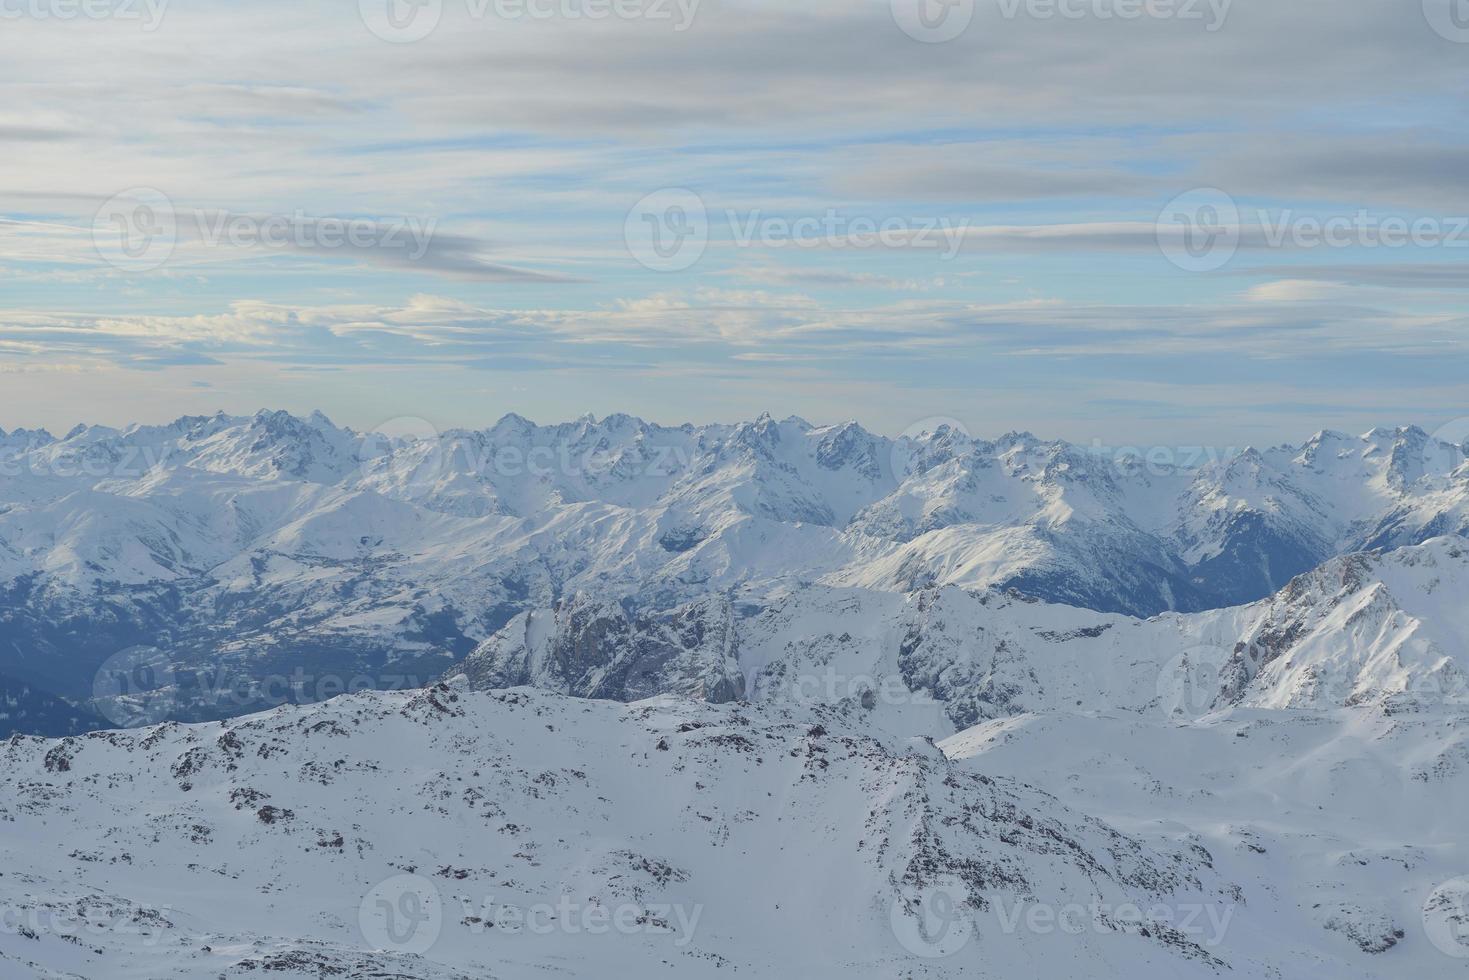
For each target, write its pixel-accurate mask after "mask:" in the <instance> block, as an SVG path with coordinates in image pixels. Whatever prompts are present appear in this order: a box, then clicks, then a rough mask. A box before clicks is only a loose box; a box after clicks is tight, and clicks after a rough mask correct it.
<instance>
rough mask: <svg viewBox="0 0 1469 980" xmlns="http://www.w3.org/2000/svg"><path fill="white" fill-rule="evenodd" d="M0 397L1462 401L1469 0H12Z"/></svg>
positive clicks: (1071, 435) (339, 405) (1183, 439)
mask: <svg viewBox="0 0 1469 980" xmlns="http://www.w3.org/2000/svg"><path fill="white" fill-rule="evenodd" d="M0 84H3V86H4V91H5V92H6V94H7V98H6V99H5V101H4V103H3V104H0V428H4V429H12V428H15V427H20V426H47V427H49V428H51V429H53V431H55V430H65V429H68V428H70V427H71V426H72V425H74V424H76V423H78V422H90V423H106V424H113V425H120V424H125V423H129V422H160V421H166V420H169V419H172V418H174V417H177V416H179V415H183V414H196V413H203V412H212V411H215V410H224V411H226V412H231V413H244V412H252V411H255V410H256V409H259V408H262V407H270V408H284V409H287V410H290V411H295V412H301V413H304V412H308V411H310V410H312V409H321V410H323V411H325V412H326V413H327V414H328V415H329V416H331V417H332V418H333V419H334V420H335V421H337V422H338V423H339V424H348V425H353V426H356V427H359V428H364V429H368V428H373V427H375V426H377V425H378V424H380V423H381V422H382V421H383V420H385V419H390V418H395V417H401V416H412V417H416V418H423V419H427V420H430V421H431V422H432V423H433V424H435V425H438V426H441V427H449V426H481V425H487V424H489V423H490V422H492V421H493V420H494V419H496V418H498V417H499V416H500V415H503V414H505V413H507V412H511V411H515V412H519V413H520V414H522V415H526V416H528V417H530V418H533V419H535V420H537V421H541V422H553V421H560V420H565V419H570V418H574V417H578V416H581V415H583V414H585V413H588V412H590V413H593V414H596V415H599V416H600V415H605V414H609V413H613V412H627V413H630V414H636V415H640V416H642V417H645V418H648V419H650V420H654V421H659V422H665V423H681V422H684V421H692V422H708V421H734V420H738V419H744V418H753V417H755V416H757V415H759V414H760V413H762V412H769V413H771V414H772V415H775V416H776V417H784V416H786V415H791V414H796V415H801V416H803V417H805V418H808V419H810V420H812V421H813V422H836V421H842V420H845V419H849V418H855V419H857V420H858V421H860V422H862V423H863V424H864V425H866V426H868V427H869V428H871V429H874V430H876V431H880V432H885V433H889V434H897V433H899V432H903V431H905V430H908V429H910V428H912V427H913V426H914V425H916V424H919V423H921V422H922V421H923V420H926V419H931V418H954V419H958V420H961V421H962V422H963V423H964V424H965V425H966V426H967V427H968V428H970V430H971V431H973V432H975V433H977V434H984V435H994V434H998V433H1001V432H1005V431H1010V430H1015V429H1026V430H1030V431H1033V432H1036V433H1037V434H1040V435H1043V436H1046V437H1056V438H1066V439H1070V440H1072V441H1075V442H1079V443H1082V442H1086V441H1089V440H1103V441H1110V442H1126V443H1128V444H1146V443H1148V442H1149V441H1152V442H1156V443H1164V444H1168V443H1171V444H1175V445H1195V444H1199V443H1201V442H1205V443H1213V444H1219V445H1231V446H1237V445H1243V444H1257V445H1259V444H1273V443H1277V442H1281V441H1287V440H1289V441H1299V440H1302V439H1304V438H1306V437H1307V436H1309V435H1310V434H1311V433H1313V432H1315V431H1316V430H1318V429H1321V428H1336V429H1344V430H1348V431H1364V430H1366V429H1368V428H1371V427H1373V426H1376V425H1402V424H1410V423H1412V424H1418V425H1422V426H1424V427H1425V428H1427V429H1428V430H1429V431H1433V430H1434V429H1435V428H1437V427H1439V426H1443V425H1445V424H1446V423H1451V422H1452V420H1455V419H1462V418H1463V417H1465V416H1469V397H1466V396H1469V381H1466V379H1469V333H1466V327H1469V316H1466V307H1465V300H1466V298H1469V277H1466V275H1465V272H1466V269H1469V265H1466V259H1469V217H1466V216H1469V138H1466V137H1469V129H1466V113H1469V100H1466V94H1469V91H1466V90H1469V0H1422V2H1420V0H1401V2H1396V3H1391V4H1385V3H1367V2H1352V3H1342V2H1339V0H1338V2H1322V0H1290V2H1281V0H1146V2H1144V0H831V2H828V0H802V2H800V3H795V2H790V0H787V2H783V3H776V2H768V0H740V2H734V0H702V2H700V0H360V2H355V0H332V2H322V0H316V2H311V0H307V2H298V3H278V2H275V0H253V2H251V3H248V4H246V3H233V4H225V3H215V2H210V0H0Z"/></svg>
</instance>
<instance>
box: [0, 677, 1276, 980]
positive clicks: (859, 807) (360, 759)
mask: <svg viewBox="0 0 1469 980" xmlns="http://www.w3.org/2000/svg"><path fill="white" fill-rule="evenodd" d="M0 758H3V765H0V855H3V857H4V872H3V873H0V896H3V897H0V905H3V906H4V907H6V908H7V909H12V910H13V909H24V910H27V911H26V914H25V915H17V916H16V917H15V919H16V920H17V921H19V922H21V923H22V927H21V928H20V929H19V930H14V931H11V930H0V972H3V973H4V975H5V976H6V977H7V978H12V977H13V978H17V980H32V978H42V977H44V978H47V980H51V978H55V977H60V976H85V977H103V976H105V977H108V978H115V980H127V978H140V980H141V978H146V980H169V978H189V980H193V978H199V977H205V976H208V977H215V976H222V977H237V976H257V975H261V974H268V975H271V976H279V977H282V978H294V977H300V978H305V977H312V978H318V977H323V976H347V977H378V976H396V977H412V978H435V980H440V978H450V977H453V978H483V977H527V976H532V975H534V976H568V977H570V976H591V975H597V976H611V977H642V976H670V977H704V976H710V977H716V976H718V977H722V976H728V975H732V974H733V975H750V976H759V977H776V976H792V975H799V976H831V977H835V976H839V975H840V976H851V975H857V976H870V977H878V976H933V977H960V976H975V975H1015V974H1016V972H1017V971H1021V972H1023V971H1024V970H1028V969H1039V970H1042V971H1043V973H1045V975H1063V974H1064V973H1065V971H1067V970H1069V969H1071V968H1072V967H1071V966H1070V964H1075V963H1077V962H1079V961H1087V960H1090V961H1096V962H1108V961H1111V962H1116V963H1125V964H1128V965H1129V966H1131V967H1135V968H1136V969H1137V970H1138V971H1140V973H1139V975H1143V976H1159V977H1162V976H1168V977H1200V978H1203V977H1213V976H1215V975H1216V971H1217V970H1219V969H1221V968H1225V967H1227V965H1229V964H1230V963H1231V961H1234V960H1235V958H1236V957H1239V958H1240V960H1239V962H1241V963H1242V964H1243V963H1244V962H1247V961H1248V957H1251V956H1254V955H1257V954H1254V953H1250V952H1249V951H1248V949H1249V943H1248V942H1247V941H1245V937H1244V936H1243V935H1240V936H1238V937H1237V944H1236V945H1233V946H1225V945H1223V943H1222V939H1221V937H1219V936H1216V934H1215V933H1214V932H1213V931H1208V930H1206V929H1205V928H1204V927H1203V925H1201V927H1200V928H1199V929H1197V930H1191V929H1186V928H1179V927H1176V926H1175V925H1173V924H1171V923H1169V922H1166V921H1162V920H1161V919H1160V920H1159V921H1157V922H1156V923H1154V924H1150V923H1149V922H1145V921H1134V920H1132V919H1129V917H1128V915H1127V911H1126V910H1129V909H1135V908H1138V909H1155V908H1172V909H1192V908H1196V907H1197V908H1200V909H1210V910H1214V911H1215V920H1214V921H1215V922H1218V921H1221V920H1222V919H1223V917H1224V916H1225V915H1227V914H1229V910H1230V909H1231V908H1232V907H1233V906H1234V905H1236V904H1237V903H1238V902H1239V901H1240V896H1239V894H1238V892H1237V891H1236V889H1235V888H1234V887H1233V885H1232V883H1230V882H1227V881H1226V880H1224V879H1222V878H1221V877H1220V876H1219V875H1218V874H1217V873H1215V872H1214V871H1213V869H1211V868H1210V866H1209V864H1210V859H1209V855H1208V854H1207V853H1206V852H1205V851H1204V850H1203V849H1202V848H1200V847H1197V846H1195V845H1194V844H1193V843H1192V842H1191V841H1187V840H1182V839H1181V840H1179V841H1177V842H1174V843H1172V844H1164V843H1153V844H1150V845H1147V846H1144V845H1142V844H1140V843H1139V842H1138V841H1136V840H1134V839H1132V838H1130V837H1128V836H1126V835H1124V834H1121V833H1119V832H1117V831H1116V830H1114V829H1112V828H1111V827H1108V826H1107V825H1105V824H1103V823H1101V822H1099V821H1096V820H1093V819H1091V818H1089V817H1087V816H1085V815H1084V814H1081V813H1077V812H1073V811H1071V810H1069V809H1068V808H1067V807H1065V806H1063V805H1061V804H1059V803H1057V801H1056V800H1055V799H1054V798H1052V797H1051V796H1049V795H1047V794H1044V793H1039V792H1037V791H1035V790H1033V789H1030V788H1029V787H1027V786H1025V785H1023V784H1021V783H1019V782H1017V781H1015V780H1012V779H1009V778H995V777H991V776H987V775H983V774H977V773H972V772H970V771H969V770H968V767H967V766H961V765H957V764H952V763H950V762H949V761H947V760H946V759H945V758H944V756H943V755H942V753H940V752H939V751H938V750H937V749H936V748H935V747H934V746H933V744H932V743H931V742H928V741H926V740H922V739H918V740H884V739H882V738H876V737H873V735H872V734H870V733H868V732H867V731H866V730H865V729H863V728H861V727H857V726H854V725H852V724H851V723H850V722H849V721H848V720H847V719H846V718H845V717H844V716H843V714H842V713H841V712H840V711H838V710H835V709H825V710H819V711H814V712H805V711H802V712H794V713H792V712H786V711H779V710H774V711H768V712H767V711H759V710H755V709H751V708H748V707H738V708H737V707H733V706H712V705H706V704H701V703H697V702H692V701H681V700H676V699H671V698H665V699H659V700H654V701H648V702H643V703H640V704H636V705H631V706H625V705H620V704H613V703H608V702H592V701H579V700H571V699H567V698H564V697H561V696H558V695H548V694H541V693H538V692H526V691H510V692H498V693H493V694H475V693H469V692H463V691H458V690H454V689H451V688H448V687H436V688H430V689H427V690H423V691H418V692H413V693H411V694H410V693H403V694H391V693H390V694H378V693H369V694H360V695H354V696H349V697H343V698H338V699H336V700H334V701H332V702H329V703H326V704H322V705H316V706H310V707H305V708H297V707H294V706H293V707H288V708H282V709H278V710H276V711H272V712H269V713H267V714H263V715H258V716H254V717H251V718H246V719H239V720H235V721H232V722H227V723H223V724H210V725H204V726H199V727H188V726H178V725H172V724H170V725H165V726H162V727H157V728H152V729H146V730H135V731H129V732H107V733H99V734H97V735H94V736H84V737H80V738H71V739H64V740H60V741H46V740H41V739H24V738H21V739H14V740H12V741H10V742H9V743H6V744H4V745H3V746H0ZM935 893H936V894H941V895H943V896H945V897H952V898H953V899H954V901H955V902H956V903H957V904H956V905H955V906H954V907H952V908H950V907H947V906H946V907H945V908H946V909H947V911H949V912H950V913H953V914H959V913H961V912H962V913H963V914H964V915H966V916H969V917H971V918H970V919H966V920H965V921H964V922H962V923H960V922H954V923H952V924H951V926H949V927H946V928H945V929H943V930H942V931H937V932H936V931H934V930H933V929H932V928H930V926H931V923H928V922H925V921H924V920H923V919H922V918H921V917H922V916H925V915H928V914H930V913H931V912H932V908H931V898H930V896H931V895H932V894H935ZM1034 903H1045V904H1048V905H1051V906H1053V907H1058V908H1059V907H1072V906H1075V907H1078V908H1083V907H1084V908H1090V907H1093V906H1095V907H1099V908H1101V909H1104V910H1105V912H1104V913H1103V915H1104V918H1102V919H1100V920H1099V925H1098V926H1097V928H1095V929H1088V930H1087V931H1086V932H1085V933H1084V934H1082V935H1079V936H1065V937H1063V938H1062V940H1061V941H1058V939H1057V937H1055V936H1049V935H1044V934H1039V933H1036V934H1029V933H1027V931H1026V930H1024V929H1020V930H1018V931H1016V930H1014V929H1013V927H1012V930H1011V932H1010V933H1009V934H1007V933H1005V932H1004V931H1003V929H1004V926H1005V923H1006V922H1007V921H1010V920H1009V919H1008V918H1007V917H1012V916H1013V914H1014V912H1013V910H1014V909H1016V908H1019V907H1022V906H1023V905H1028V904H1034ZM507 910H508V911H507ZM1119 910H1121V911H1119ZM1208 921H1209V920H1208V919H1207V918H1203V917H1201V919H1200V922H1201V923H1205V924H1206V923H1208ZM63 924H65V925H69V926H70V927H71V935H70V937H68V934H67V932H66V931H65V929H64V928H62V926H63ZM599 924H600V925H599ZM924 929H927V931H923V930H924ZM971 932H972V933H974V935H972V936H971ZM756 937H758V939H759V941H758V942H755V941H752V940H753V939H755V938H756ZM946 943H947V944H949V945H948V946H946V945H945V944H946ZM950 947H952V948H950ZM940 952H942V953H946V954H950V955H946V956H945V957H944V958H942V959H938V958H936V954H937V953H940ZM994 971H999V972H994Z"/></svg>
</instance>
